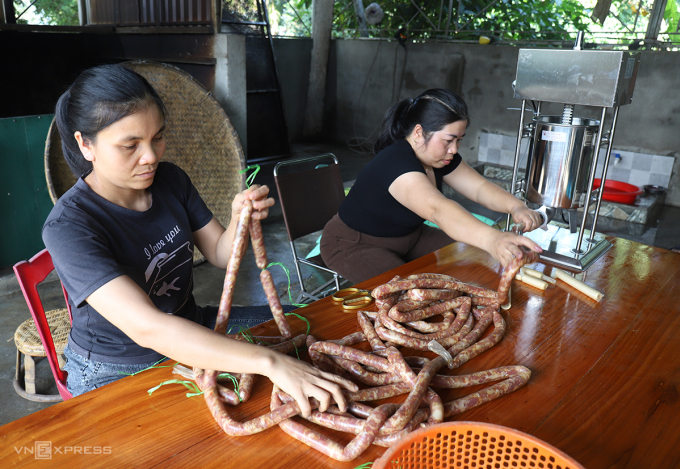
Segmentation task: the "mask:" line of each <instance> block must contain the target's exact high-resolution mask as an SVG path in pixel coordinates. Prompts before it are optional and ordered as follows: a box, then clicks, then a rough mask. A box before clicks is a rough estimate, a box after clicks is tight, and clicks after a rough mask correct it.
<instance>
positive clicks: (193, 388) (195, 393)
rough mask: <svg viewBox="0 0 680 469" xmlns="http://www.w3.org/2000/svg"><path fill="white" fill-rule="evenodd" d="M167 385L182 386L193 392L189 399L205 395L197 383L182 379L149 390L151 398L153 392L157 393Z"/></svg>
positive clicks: (163, 383) (165, 382) (189, 394)
mask: <svg viewBox="0 0 680 469" xmlns="http://www.w3.org/2000/svg"><path fill="white" fill-rule="evenodd" d="M166 384H181V385H182V386H184V387H185V388H187V389H188V390H189V391H193V392H188V393H187V397H194V396H200V395H201V394H203V391H201V389H200V388H199V387H198V385H196V383H194V382H193V381H183V380H181V379H169V380H167V381H163V382H162V383H161V384H159V385H158V386H155V387H153V388H151V389H149V390H148V391H147V392H148V393H149V396H150V395H151V394H153V392H154V391H156V390H157V389H158V388H160V387H161V386H164V385H166Z"/></svg>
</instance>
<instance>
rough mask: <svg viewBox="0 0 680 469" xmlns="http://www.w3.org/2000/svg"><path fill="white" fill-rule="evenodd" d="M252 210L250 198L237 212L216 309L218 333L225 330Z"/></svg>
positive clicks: (216, 328) (244, 249)
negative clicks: (227, 261)
mask: <svg viewBox="0 0 680 469" xmlns="http://www.w3.org/2000/svg"><path fill="white" fill-rule="evenodd" d="M252 212H253V204H252V203H251V202H250V200H246V201H245V202H244V203H243V208H242V209H241V212H240V213H239V217H238V223H237V225H236V233H235V234H234V245H233V246H232V248H231V254H230V256H229V263H228V265H227V272H226V274H225V276H224V288H223V289H222V296H221V297H220V305H219V308H218V309H217V321H216V323H215V331H217V332H219V333H220V334H224V333H225V332H226V331H227V324H228V323H229V314H230V313H231V302H232V301H233V299H234V288H235V286H236V275H237V274H238V269H239V266H240V265H241V259H243V255H244V254H245V252H246V247H247V243H246V242H247V241H248V225H249V223H250V215H251V214H252Z"/></svg>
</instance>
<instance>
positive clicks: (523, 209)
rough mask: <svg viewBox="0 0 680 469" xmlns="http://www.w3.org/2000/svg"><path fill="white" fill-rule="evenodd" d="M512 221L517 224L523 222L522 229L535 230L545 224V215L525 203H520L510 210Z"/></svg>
mask: <svg viewBox="0 0 680 469" xmlns="http://www.w3.org/2000/svg"><path fill="white" fill-rule="evenodd" d="M510 215H511V216H512V221H514V222H515V223H516V224H519V223H523V224H524V228H523V229H522V231H526V232H529V231H533V230H535V229H536V228H538V227H539V226H541V225H542V224H543V217H541V214H540V213H538V212H537V211H536V210H531V209H530V208H529V207H527V206H526V205H524V204H521V205H518V206H517V207H516V208H515V209H513V210H512V211H511V212H510Z"/></svg>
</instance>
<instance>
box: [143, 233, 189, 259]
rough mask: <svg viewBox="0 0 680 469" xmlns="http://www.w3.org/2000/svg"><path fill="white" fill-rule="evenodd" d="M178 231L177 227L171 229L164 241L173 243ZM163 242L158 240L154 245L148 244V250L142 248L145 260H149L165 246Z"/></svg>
mask: <svg viewBox="0 0 680 469" xmlns="http://www.w3.org/2000/svg"><path fill="white" fill-rule="evenodd" d="M180 231H181V230H180V229H179V225H175V227H174V228H173V229H171V230H170V232H169V233H168V234H166V235H165V240H167V241H168V243H173V242H174V240H175V236H177V235H178V234H179V232H180ZM165 240H163V239H159V240H158V242H156V244H154V245H152V244H149V247H148V248H144V254H146V258H147V259H151V256H153V255H154V254H156V253H157V252H158V251H160V250H161V248H162V247H163V246H165Z"/></svg>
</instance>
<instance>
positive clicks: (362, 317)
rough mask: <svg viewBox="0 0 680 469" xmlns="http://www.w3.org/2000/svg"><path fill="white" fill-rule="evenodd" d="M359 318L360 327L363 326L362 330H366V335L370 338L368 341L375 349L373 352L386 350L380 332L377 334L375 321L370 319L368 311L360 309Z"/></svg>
mask: <svg viewBox="0 0 680 469" xmlns="http://www.w3.org/2000/svg"><path fill="white" fill-rule="evenodd" d="M357 320H358V322H359V327H361V330H362V331H363V332H364V336H365V337H366V339H367V340H368V343H369V344H371V349H373V352H376V351H378V350H385V348H386V347H385V344H384V343H383V342H382V340H380V337H378V334H376V332H375V328H374V327H373V323H371V321H370V320H369V319H368V316H367V315H366V313H365V312H363V311H359V312H358V313H357Z"/></svg>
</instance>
